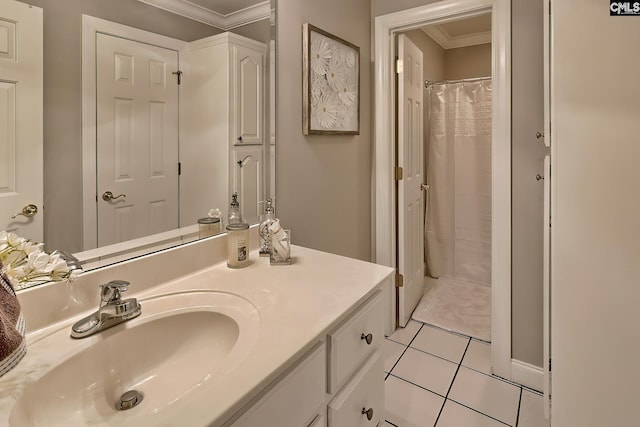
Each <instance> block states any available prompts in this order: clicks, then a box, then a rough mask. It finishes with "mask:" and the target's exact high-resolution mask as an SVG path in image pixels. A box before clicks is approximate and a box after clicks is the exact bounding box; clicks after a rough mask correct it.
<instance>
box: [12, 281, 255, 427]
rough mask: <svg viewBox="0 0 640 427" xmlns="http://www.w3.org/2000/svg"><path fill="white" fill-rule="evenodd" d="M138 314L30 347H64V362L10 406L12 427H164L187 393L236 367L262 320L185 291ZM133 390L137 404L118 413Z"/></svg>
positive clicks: (243, 307)
mask: <svg viewBox="0 0 640 427" xmlns="http://www.w3.org/2000/svg"><path fill="white" fill-rule="evenodd" d="M140 303H141V305H142V315H141V316H140V317H138V318H136V319H133V320H130V321H128V322H125V323H122V324H120V325H118V326H115V327H113V328H110V329H107V330H105V331H102V332H99V333H98V334H96V335H93V336H91V337H89V338H85V339H83V340H74V339H72V338H70V337H69V330H68V329H65V330H61V331H59V332H56V333H55V334H53V335H51V336H49V337H47V338H45V339H43V340H42V341H40V342H38V343H36V344H34V346H33V347H34V348H35V347H36V346H37V347H40V346H44V347H43V348H48V350H49V351H50V349H51V348H55V349H56V351H58V350H59V349H61V348H62V350H61V351H63V352H65V353H66V354H65V355H64V358H62V359H57V360H60V362H59V363H56V364H54V365H53V366H52V367H51V368H50V369H48V370H46V372H45V373H44V374H43V375H42V376H40V377H39V378H38V379H37V380H35V381H34V382H32V383H30V384H29V385H28V386H27V387H26V388H25V389H24V391H23V393H22V394H21V396H20V397H19V399H18V400H17V402H16V405H15V406H14V408H13V411H12V413H11V415H10V419H9V421H10V424H11V425H16V426H38V425H46V426H58V425H59V426H62V425H64V426H70V425H125V424H126V425H129V424H130V425H162V424H163V422H162V418H163V417H164V416H166V415H167V414H168V413H171V412H172V411H177V410H184V406H183V405H185V404H187V403H188V401H189V397H190V395H191V394H192V393H194V392H197V391H198V390H200V389H202V388H204V387H209V386H211V385H213V386H215V384H216V374H217V373H220V372H221V371H229V370H232V369H233V368H234V367H236V366H237V365H238V364H239V363H241V361H242V359H243V357H244V356H246V355H248V354H249V353H250V351H251V349H252V347H253V345H254V344H255V342H256V340H257V336H258V331H259V327H260V317H259V314H258V312H257V310H256V309H255V307H254V306H253V305H252V304H251V303H249V302H248V301H246V300H245V299H243V298H241V297H238V296H235V295H232V294H227V293H222V292H187V293H180V294H173V295H164V296H158V297H153V298H149V299H147V300H140ZM131 390H135V391H137V392H139V396H141V400H140V398H139V400H140V402H139V404H137V405H136V406H134V407H131V408H130V409H126V410H120V409H117V408H116V405H117V404H118V402H119V399H120V397H121V396H122V395H123V394H124V393H126V392H128V391H131Z"/></svg>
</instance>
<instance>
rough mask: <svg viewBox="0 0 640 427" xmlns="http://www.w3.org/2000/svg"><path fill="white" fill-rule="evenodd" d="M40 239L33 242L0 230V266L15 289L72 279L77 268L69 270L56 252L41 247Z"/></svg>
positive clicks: (75, 276)
mask: <svg viewBox="0 0 640 427" xmlns="http://www.w3.org/2000/svg"><path fill="white" fill-rule="evenodd" d="M43 247H44V245H43V244H42V243H34V242H31V241H30V240H27V239H24V238H22V237H19V236H17V235H16V234H15V233H7V232H6V231H0V267H1V269H2V272H3V273H4V274H5V275H6V276H7V277H8V278H9V281H10V282H11V285H12V286H13V287H14V288H15V289H22V288H26V287H29V286H33V285H35V284H38V283H46V282H50V281H60V280H65V281H67V282H70V281H72V280H75V279H76V278H77V277H78V274H80V270H71V271H70V270H69V266H68V265H67V262H66V261H65V260H64V259H63V258H62V257H61V256H60V254H59V253H58V252H55V251H54V252H53V253H51V254H48V253H46V252H45V251H44V250H43Z"/></svg>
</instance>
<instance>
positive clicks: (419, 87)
mask: <svg viewBox="0 0 640 427" xmlns="http://www.w3.org/2000/svg"><path fill="white" fill-rule="evenodd" d="M398 56H399V57H400V58H401V59H402V61H403V71H402V73H401V74H400V75H399V76H398V127H399V129H398V166H399V167H401V168H402V170H403V177H402V179H401V180H399V181H398V270H399V273H400V274H401V275H402V276H403V278H404V279H403V286H402V287H399V288H398V302H399V310H398V322H399V325H400V326H403V327H404V326H405V325H406V324H407V322H408V321H409V319H410V318H411V313H412V312H413V310H414V309H415V308H416V306H417V305H418V302H420V298H421V297H422V293H423V289H424V245H423V242H424V221H423V204H422V203H423V192H422V183H423V182H422V180H423V178H424V173H423V168H424V167H423V137H422V136H423V131H424V130H423V123H422V121H423V114H422V112H423V109H424V105H423V95H422V91H423V87H424V79H423V69H422V51H420V49H418V48H417V47H416V45H414V44H413V43H412V42H411V40H409V39H408V38H407V37H406V36H405V35H402V34H401V35H400V36H399V37H398Z"/></svg>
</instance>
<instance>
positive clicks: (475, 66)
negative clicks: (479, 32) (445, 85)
mask: <svg viewBox="0 0 640 427" xmlns="http://www.w3.org/2000/svg"><path fill="white" fill-rule="evenodd" d="M444 75H445V79H447V80H458V79H470V78H474V77H487V76H491V43H485V44H479V45H475V46H467V47H460V48H457V49H447V50H445V51H444Z"/></svg>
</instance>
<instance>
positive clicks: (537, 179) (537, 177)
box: [536, 173, 544, 181]
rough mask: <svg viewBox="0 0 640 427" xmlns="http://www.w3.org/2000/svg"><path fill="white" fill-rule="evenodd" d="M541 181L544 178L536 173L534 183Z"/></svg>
mask: <svg viewBox="0 0 640 427" xmlns="http://www.w3.org/2000/svg"><path fill="white" fill-rule="evenodd" d="M541 179H544V176H542V175H540V174H539V173H537V174H536V181H540V180H541Z"/></svg>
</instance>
